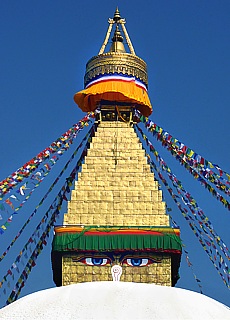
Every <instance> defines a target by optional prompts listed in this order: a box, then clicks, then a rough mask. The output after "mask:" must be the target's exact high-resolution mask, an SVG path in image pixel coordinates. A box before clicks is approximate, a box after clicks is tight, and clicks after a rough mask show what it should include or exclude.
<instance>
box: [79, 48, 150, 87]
mask: <svg viewBox="0 0 230 320" xmlns="http://www.w3.org/2000/svg"><path fill="white" fill-rule="evenodd" d="M113 73H122V74H126V75H131V76H134V77H136V78H137V79H139V80H141V81H142V82H143V83H144V84H145V85H146V86H147V87H148V75H147V65H146V63H145V62H144V60H142V59H141V58H139V57H137V56H136V55H132V54H130V53H120V52H108V53H104V54H100V55H98V56H95V57H93V58H91V59H90V60H89V61H88V63H87V64H86V73H85V78H84V83H85V86H86V85H87V84H88V83H89V82H90V81H91V80H92V79H93V78H95V77H96V76H99V75H103V74H113Z"/></svg>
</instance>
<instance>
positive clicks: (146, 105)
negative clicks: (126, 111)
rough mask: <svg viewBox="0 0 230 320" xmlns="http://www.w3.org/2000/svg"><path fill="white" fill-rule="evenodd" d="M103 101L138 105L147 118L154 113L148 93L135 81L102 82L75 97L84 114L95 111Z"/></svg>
mask: <svg viewBox="0 0 230 320" xmlns="http://www.w3.org/2000/svg"><path fill="white" fill-rule="evenodd" d="M101 100H108V101H113V102H114V101H117V102H125V103H126V102H127V103H132V104H136V108H137V109H138V110H140V112H141V113H142V114H143V115H144V116H146V117H148V116H149V115H150V114H151V113H152V106H151V103H150V100H149V97H148V93H147V92H146V90H144V89H143V88H142V87H141V86H138V85H137V84H136V83H135V82H134V81H133V82H127V81H122V80H106V81H101V82H98V83H95V84H92V85H90V86H89V87H88V88H87V89H85V90H82V91H79V92H77V93H76V94H75V95H74V101H75V102H76V103H77V104H78V106H79V108H80V109H81V110H82V111H84V112H90V111H94V110H95V109H96V107H97V106H98V104H99V102H100V101H101Z"/></svg>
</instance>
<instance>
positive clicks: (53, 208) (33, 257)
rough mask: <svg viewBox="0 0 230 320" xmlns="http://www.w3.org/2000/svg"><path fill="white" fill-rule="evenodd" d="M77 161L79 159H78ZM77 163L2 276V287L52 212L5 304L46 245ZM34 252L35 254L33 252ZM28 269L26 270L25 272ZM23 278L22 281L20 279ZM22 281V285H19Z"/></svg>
mask: <svg viewBox="0 0 230 320" xmlns="http://www.w3.org/2000/svg"><path fill="white" fill-rule="evenodd" d="M91 132H93V130H91ZM89 141H90V140H89V139H87V143H86V147H85V148H84V150H83V152H82V155H81V157H80V159H81V160H80V161H81V163H82V162H83V157H84V156H85V149H87V148H88V144H89ZM78 163H79V161H78ZM79 168H80V167H79V165H77V166H76V167H75V168H74V169H73V170H72V172H71V174H70V176H69V177H68V178H67V179H66V181H65V183H64V185H63V186H62V188H61V190H60V191H59V193H58V195H57V196H56V198H55V199H54V201H53V202H52V204H51V206H50V207H49V209H48V211H47V212H46V214H45V216H44V217H43V218H42V220H41V222H40V223H39V224H38V226H37V227H36V229H35V231H34V232H33V234H32V235H31V236H30V238H29V239H28V241H27V243H26V244H25V245H24V247H23V249H22V250H21V251H20V253H19V255H18V256H17V258H16V260H15V261H14V263H13V264H12V266H11V268H10V269H9V270H8V271H7V273H6V275H5V276H4V277H3V279H2V281H1V282H0V284H1V285H0V287H2V285H3V284H4V283H5V282H6V281H7V277H8V276H11V275H12V274H13V272H12V270H13V269H14V268H15V265H18V263H19V262H20V261H21V259H22V256H23V255H24V257H25V254H24V252H26V251H27V249H28V247H29V244H31V243H33V242H34V243H36V240H35V237H39V236H40V235H39V230H40V229H41V225H42V224H44V223H46V222H47V220H48V216H49V212H50V211H51V212H53V213H52V215H51V218H50V221H49V222H48V224H47V227H46V230H45V231H44V232H43V234H42V236H41V238H40V240H39V241H38V242H37V245H36V248H35V250H34V251H33V253H32V255H31V257H30V259H29V261H28V263H27V265H26V267H25V269H24V270H23V272H22V274H21V276H20V278H19V280H18V282H17V283H16V286H15V288H14V289H13V291H12V292H11V294H10V296H9V298H8V300H7V304H9V303H11V302H13V301H15V300H16V299H17V297H18V296H19V294H20V292H21V289H22V288H23V287H24V283H25V281H26V279H27V278H28V275H29V273H30V271H31V269H32V267H33V266H35V260H36V259H37V257H38V255H39V254H40V252H41V251H42V249H43V244H45V245H46V243H47V242H46V237H48V234H49V232H50V230H51V228H52V226H53V225H54V223H55V221H56V217H57V216H58V215H59V213H60V210H61V207H62V204H63V200H65V199H66V193H69V192H70V190H69V185H70V183H71V184H72V183H73V180H74V179H75V177H76V174H77V172H78V170H79ZM35 253H36V254H35ZM27 271H28V272H27ZM22 280H23V281H22ZM22 283H23V286H22V285H21V284H22Z"/></svg>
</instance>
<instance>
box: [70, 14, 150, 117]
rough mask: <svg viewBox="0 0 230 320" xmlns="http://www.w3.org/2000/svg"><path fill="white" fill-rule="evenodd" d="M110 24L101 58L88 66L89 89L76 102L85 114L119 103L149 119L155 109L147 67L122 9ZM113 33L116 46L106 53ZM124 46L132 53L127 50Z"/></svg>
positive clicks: (86, 75) (76, 98)
mask: <svg viewBox="0 0 230 320" xmlns="http://www.w3.org/2000/svg"><path fill="white" fill-rule="evenodd" d="M108 22H109V28H108V30H107V33H106V36H105V40H104V42H103V44H102V47H101V49H100V51H99V54H98V55H97V56H94V57H92V58H91V59H90V60H89V61H88V62H87V64H86V72H85V77H84V86H85V88H84V90H81V91H79V92H77V93H76V94H75V95H74V101H75V102H76V103H77V105H78V106H79V108H80V109H81V110H82V111H84V112H89V111H94V110H95V109H96V108H98V107H99V106H101V105H102V103H103V101H110V102H114V101H116V102H117V103H118V104H119V103H120V104H124V103H125V104H127V105H132V106H135V108H136V109H138V110H140V112H141V113H142V114H143V115H145V116H147V117H148V116H149V115H150V114H151V113H152V107H151V103H150V100H149V97H148V74H147V65H146V63H145V61H144V60H142V59H141V58H139V57H138V56H137V55H136V54H135V51H134V49H133V46H132V43H131V40H130V39H129V35H128V32H127V30H126V28H125V23H126V21H125V19H123V18H121V16H120V12H119V10H118V8H117V9H116V11H115V13H114V17H113V18H109V20H108ZM112 29H114V35H113V37H112V39H111V40H112V45H111V47H110V49H109V51H106V52H105V48H106V46H107V44H108V41H109V39H110V36H111V32H112ZM124 42H126V43H127V45H128V48H127V51H129V52H127V51H126V50H125V46H124ZM128 49H129V50H128Z"/></svg>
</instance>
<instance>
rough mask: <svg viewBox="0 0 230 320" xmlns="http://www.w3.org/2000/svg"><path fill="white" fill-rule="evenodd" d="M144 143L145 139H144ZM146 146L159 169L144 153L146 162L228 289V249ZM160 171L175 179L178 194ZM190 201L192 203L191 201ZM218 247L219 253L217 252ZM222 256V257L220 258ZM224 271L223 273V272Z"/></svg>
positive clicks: (169, 170)
mask: <svg viewBox="0 0 230 320" xmlns="http://www.w3.org/2000/svg"><path fill="white" fill-rule="evenodd" d="M145 141H146V139H145ZM146 144H147V145H148V146H150V145H151V149H150V150H151V152H153V154H154V155H155V157H156V160H157V161H158V163H159V165H160V167H157V166H156V164H155V163H154V162H153V160H152V159H151V157H150V155H149V154H148V153H147V152H146V156H147V160H148V163H149V164H150V166H151V167H152V168H153V169H154V170H155V171H156V172H157V174H158V176H159V178H160V180H161V181H162V182H163V184H164V185H165V187H166V189H167V190H168V192H169V194H170V195H171V197H172V199H173V201H174V202H175V203H176V204H177V207H178V209H179V210H180V211H181V213H182V215H183V216H184V218H185V219H186V221H188V224H189V226H190V227H191V229H192V230H193V232H194V234H195V235H196V237H197V238H198V239H199V242H200V244H201V245H202V247H203V249H204V250H205V252H206V253H207V254H208V255H209V258H210V260H211V261H212V262H213V264H214V266H215V268H216V269H217V271H218V273H219V275H220V276H221V278H222V280H223V282H224V283H225V285H226V286H227V287H228V288H229V287H230V286H229V280H230V279H229V276H228V275H226V276H224V275H223V273H224V274H227V268H226V266H225V262H224V258H227V259H230V257H229V252H228V249H227V247H226V246H225V245H221V244H222V243H224V242H223V241H222V240H221V238H220V237H219V236H218V235H217V234H216V232H215V231H214V229H213V227H212V224H211V223H209V220H208V218H207V217H206V216H205V215H204V213H203V211H202V210H201V209H200V208H199V206H198V205H197V203H196V202H195V200H194V198H192V197H191V195H190V193H188V192H187V191H186V190H185V189H184V188H183V186H182V183H181V181H179V180H178V179H177V178H176V176H175V175H174V174H173V173H172V171H171V169H170V168H169V167H168V166H167V165H166V163H165V162H164V160H163V159H162V158H161V156H160V155H159V153H158V152H157V151H156V150H155V148H154V147H153V145H152V144H151V143H150V141H148V142H147V143H146ZM161 169H162V170H164V171H165V172H166V174H167V175H168V176H169V177H170V175H171V176H173V177H175V180H174V181H172V180H171V181H172V182H173V183H172V185H173V188H175V189H176V191H177V193H178V194H175V193H174V192H173V190H172V188H171V187H170V186H169V183H168V182H167V181H166V179H165V178H164V177H163V175H162V173H161ZM180 200H181V201H182V203H183V204H184V205H186V206H187V207H188V209H189V210H190V211H191V213H192V215H190V214H188V210H187V209H186V208H184V207H183V206H182V203H180ZM191 200H192V201H191ZM218 247H219V249H220V251H218V250H217V248H218ZM214 248H216V252H218V255H217V256H218V258H219V265H217V264H216V263H215V261H214V257H213V255H214V253H213V249H214ZM222 254H223V256H222ZM223 270H224V271H223Z"/></svg>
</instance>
